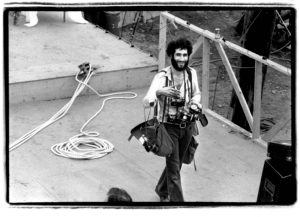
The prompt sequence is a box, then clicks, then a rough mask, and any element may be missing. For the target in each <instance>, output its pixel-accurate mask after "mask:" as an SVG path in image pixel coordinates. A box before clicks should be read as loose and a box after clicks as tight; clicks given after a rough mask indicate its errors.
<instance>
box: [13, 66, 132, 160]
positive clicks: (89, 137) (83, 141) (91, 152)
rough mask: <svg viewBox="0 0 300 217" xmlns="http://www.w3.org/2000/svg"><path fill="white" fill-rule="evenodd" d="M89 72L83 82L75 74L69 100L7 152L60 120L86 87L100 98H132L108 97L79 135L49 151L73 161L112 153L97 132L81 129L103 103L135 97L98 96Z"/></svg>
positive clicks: (110, 148) (110, 145) (91, 72)
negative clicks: (73, 90) (91, 84)
mask: <svg viewBox="0 0 300 217" xmlns="http://www.w3.org/2000/svg"><path fill="white" fill-rule="evenodd" d="M89 66H90V67H89V72H88V73H87V75H86V77H85V78H84V80H83V81H81V80H79V79H78V75H79V73H80V72H81V71H80V72H79V73H77V75H76V77H75V79H76V81H77V82H78V83H79V84H78V86H77V88H76V90H75V92H74V94H73V96H72V98H71V100H70V101H69V102H68V103H67V104H66V105H65V106H64V107H63V108H62V109H61V110H59V111H58V112H57V113H56V114H55V115H54V116H53V117H51V118H50V119H49V120H48V121H46V122H45V123H44V124H42V125H40V126H39V127H37V128H35V129H33V130H31V131H30V132H28V133H27V134H25V135H24V136H22V137H21V138H19V139H18V140H16V141H15V142H14V143H13V144H12V145H11V146H10V147H9V151H12V150H14V149H16V148H17V147H19V146H21V145H22V144H24V143H25V142H26V141H28V140H29V139H30V138H32V137H33V136H34V135H36V134H37V133H38V132H39V131H41V130H42V129H44V128H45V127H47V126H48V125H50V124H52V123H54V122H55V121H57V120H59V119H61V118H62V117H63V116H64V115H65V114H66V113H67V111H68V110H69V109H70V107H71V105H72V104H73V102H74V101H75V99H76V97H77V96H78V95H79V94H80V92H81V91H82V90H83V89H84V88H85V87H88V88H90V89H91V90H92V91H94V92H95V93H96V94H97V95H98V96H100V97H108V96H113V95H121V94H122V95H123V94H130V95H133V96H128V97H125V96H119V97H116V96H115V97H108V98H106V99H104V101H103V102H102V106H101V108H100V109H99V110H98V111H97V112H96V113H95V114H94V115H93V116H92V117H91V118H90V119H89V120H88V121H87V122H86V123H85V124H84V125H83V126H82V127H81V129H80V134H78V135H75V136H73V137H71V138H70V139H69V141H68V142H63V143H58V144H55V145H53V146H52V147H51V151H52V152H53V153H54V154H56V155H58V156H62V157H67V158H75V159H96V158H100V157H103V156H105V155H106V154H108V153H109V152H111V151H113V148H114V146H113V144H111V143H110V142H109V141H107V140H104V139H100V138H97V136H99V133H98V132H91V131H84V130H83V129H84V128H85V127H86V126H87V124H88V123H89V122H90V121H92V120H93V119H94V118H95V117H96V116H97V115H98V114H99V113H100V112H101V111H102V109H103V108H104V105H105V102H106V101H108V100H112V99H134V98H136V97H137V94H136V93H133V92H116V93H111V94H102V95H101V94H99V93H98V92H97V91H96V90H95V89H93V88H92V87H91V86H90V85H88V82H89V80H90V78H91V77H92V75H93V71H92V67H91V65H90V64H89ZM79 146H86V147H88V148H79Z"/></svg>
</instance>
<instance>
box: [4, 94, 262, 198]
mask: <svg viewBox="0 0 300 217" xmlns="http://www.w3.org/2000/svg"><path fill="white" fill-rule="evenodd" d="M147 89H148V88H143V89H134V90H133V92H135V93H137V94H138V96H137V98H136V99H132V100H111V101H108V102H107V104H106V105H105V107H104V109H103V111H102V112H101V113H100V114H99V115H98V116H97V117H96V118H95V119H94V120H93V121H92V122H90V124H89V125H88V126H87V127H86V130H93V131H94V130H95V131H97V132H99V133H100V136H99V137H100V138H103V139H106V140H108V141H110V142H111V143H112V144H113V145H114V146H115V148H114V151H113V152H112V153H110V154H108V155H106V156H104V157H103V158H100V159H96V160H74V159H67V158H63V157H59V156H56V155H54V154H53V153H52V152H51V150H50V148H51V146H52V145H54V144H56V143H60V142H65V141H67V140H68V139H69V138H70V137H72V136H74V135H76V134H78V133H79V129H80V128H81V127H82V125H83V124H84V123H85V122H86V121H87V120H88V119H89V118H90V117H92V115H94V114H95V113H96V112H97V111H98V110H99V109H100V107H101V103H102V101H103V99H101V98H99V97H98V96H96V95H90V96H80V97H78V98H77V99H76V101H75V102H74V104H73V106H72V107H71V109H70V110H69V112H68V113H67V114H66V115H65V116H64V117H63V118H62V119H60V120H59V121H57V122H55V123H53V124H52V125H50V126H48V127H47V128H45V129H44V130H42V131H41V132H40V133H38V134H37V135H36V136H34V137H33V138H32V139H30V140H29V141H28V142H26V143H25V144H23V145H22V146H20V147H19V148H17V149H15V150H13V151H11V152H9V199H10V202H12V203H20V202H25V203H29V202H35V203H36V202H54V203H58V202H102V201H103V200H104V198H105V195H106V193H107V191H108V190H109V188H111V187H120V188H124V189H126V190H127V191H128V192H129V194H130V195H131V196H132V198H133V200H134V201H135V202H158V201H159V198H158V196H157V195H156V194H155V192H154V188H155V185H156V183H157V181H158V179H159V177H160V174H161V172H162V170H163V168H164V165H165V162H164V159H163V158H161V157H157V156H155V155H153V154H151V153H147V152H146V151H145V150H144V148H143V147H142V146H141V144H140V143H139V141H137V140H136V139H134V138H133V139H132V140H131V142H128V141H127V139H128V136H129V132H130V130H131V129H132V128H133V127H134V126H135V125H137V124H138V123H140V122H142V121H143V120H144V113H143V108H142V103H141V101H142V98H143V97H144V95H145V94H146V92H147ZM67 102H68V99H63V100H53V101H37V102H29V103H20V104H16V105H11V106H10V107H9V114H10V115H9V143H10V144H11V143H12V142H14V141H15V140H16V139H18V138H19V137H21V136H22V135H24V134H25V133H27V132H28V131H29V130H32V129H34V128H35V127H37V126H39V125H41V124H42V123H45V122H46V121H47V120H48V119H49V118H50V117H52V116H53V115H54V114H55V113H56V112H58V111H59V110H60V109H61V108H62V107H63V106H64V105H65V104H66V103H67ZM199 138H200V141H201V143H200V146H199V148H198V150H197V152H196V165H197V171H195V170H194V166H193V164H191V165H183V167H182V173H181V174H182V186H183V192H184V196H185V200H186V202H249V203H255V202H256V199H257V194H258V189H259V184H260V179H261V174H262V169H263V164H264V160H265V159H266V158H267V157H266V149H265V148H262V147H260V146H259V145H256V144H255V143H253V142H252V141H251V140H248V139H245V138H244V137H243V136H241V135H239V134H232V133H230V129H229V128H227V127H226V126H223V125H222V124H220V123H219V122H217V121H216V120H214V119H212V118H209V125H208V126H207V127H205V128H203V127H201V128H200V135H199Z"/></svg>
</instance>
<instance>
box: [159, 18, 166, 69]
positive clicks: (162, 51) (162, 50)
mask: <svg viewBox="0 0 300 217" xmlns="http://www.w3.org/2000/svg"><path fill="white" fill-rule="evenodd" d="M166 36H167V18H166V17H164V16H162V14H160V24H159V44H158V48H159V50H158V71H160V70H161V69H163V68H165V64H166Z"/></svg>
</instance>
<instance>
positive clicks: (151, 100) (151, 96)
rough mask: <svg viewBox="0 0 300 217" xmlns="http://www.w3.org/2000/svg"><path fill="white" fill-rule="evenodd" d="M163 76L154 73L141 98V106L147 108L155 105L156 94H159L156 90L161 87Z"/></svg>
mask: <svg viewBox="0 0 300 217" xmlns="http://www.w3.org/2000/svg"><path fill="white" fill-rule="evenodd" d="M164 79H165V77H164V76H161V75H160V74H156V75H155V76H154V78H153V80H152V83H151V85H150V87H149V90H148V92H147V94H146V96H145V97H144V99H143V106H144V107H145V108H149V107H151V106H155V105H156V102H157V97H158V96H157V94H158V95H159V92H158V93H157V90H158V89H160V88H162V86H163V84H164Z"/></svg>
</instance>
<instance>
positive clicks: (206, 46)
mask: <svg viewBox="0 0 300 217" xmlns="http://www.w3.org/2000/svg"><path fill="white" fill-rule="evenodd" d="M209 62H210V40H209V39H208V38H203V57H202V91H201V94H202V95H201V104H202V108H203V109H208V105H209Z"/></svg>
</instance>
